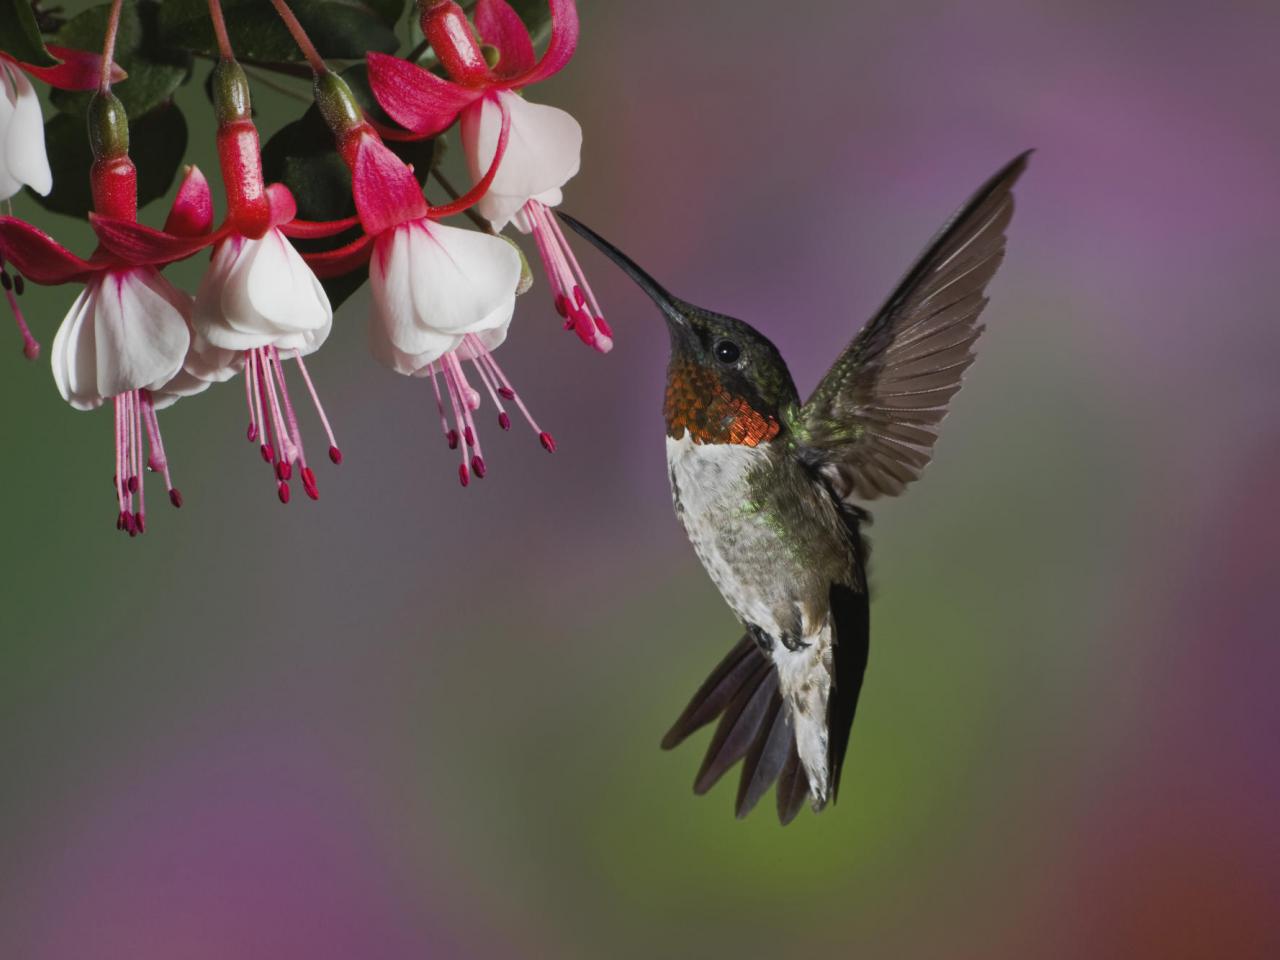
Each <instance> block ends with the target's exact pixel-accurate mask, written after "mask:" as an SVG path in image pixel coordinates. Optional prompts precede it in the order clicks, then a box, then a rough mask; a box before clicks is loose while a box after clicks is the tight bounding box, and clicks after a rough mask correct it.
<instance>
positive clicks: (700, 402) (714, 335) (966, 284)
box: [560, 151, 1030, 824]
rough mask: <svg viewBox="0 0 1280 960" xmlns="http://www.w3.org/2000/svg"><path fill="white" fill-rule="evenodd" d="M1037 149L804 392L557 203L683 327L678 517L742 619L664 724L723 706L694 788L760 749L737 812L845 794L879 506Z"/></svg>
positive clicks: (910, 468) (710, 714) (933, 407)
mask: <svg viewBox="0 0 1280 960" xmlns="http://www.w3.org/2000/svg"><path fill="white" fill-rule="evenodd" d="M1029 155H1030V151H1028V152H1027V153H1024V154H1022V155H1021V156H1019V157H1017V158H1016V159H1014V160H1013V161H1012V162H1011V163H1010V164H1009V165H1008V166H1006V167H1005V168H1004V169H1003V170H1001V171H1000V172H999V173H997V174H996V175H995V176H994V177H992V178H991V179H990V180H988V181H987V183H986V184H984V185H983V186H982V188H981V189H980V190H978V192H977V193H976V194H975V195H974V196H973V198H972V199H971V200H970V201H969V202H968V203H967V204H965V206H964V207H963V208H962V209H961V210H960V212H959V213H958V214H956V216H955V217H954V218H953V219H952V220H951V221H950V222H949V223H948V224H947V225H946V226H945V227H944V228H943V229H942V231H941V232H940V233H939V234H938V236H937V237H936V238H935V239H934V240H933V242H932V243H930V244H929V246H928V248H927V249H926V250H925V252H924V254H923V255H922V256H921V257H920V259H919V260H918V261H917V262H916V264H915V266H913V267H912V268H911V270H910V271H909V272H908V273H907V275H906V277H905V278H904V279H903V280H902V282H901V283H900V284H899V285H898V288H897V289H896V290H895V291H894V292H893V295H892V296H890V297H889V299H888V301H887V302H886V303H885V305H884V306H883V307H882V308H881V309H880V311H879V312H878V313H877V314H876V315H875V316H874V317H873V318H872V320H871V322H870V323H868V324H867V325H866V326H865V327H864V328H863V329H862V331H861V332H860V333H859V334H858V335H857V336H856V337H855V338H854V339H853V342H852V343H851V344H850V345H849V346H848V348H847V349H846V350H845V351H844V353H842V354H841V355H840V357H839V359H837V360H836V362H835V365H834V366H832V368H831V370H830V371H829V372H828V373H827V375H826V376H825V377H823V379H822V382H821V383H819V384H818V387H817V389H816V390H815V391H814V392H813V395H812V396H811V397H810V398H809V399H808V401H807V402H805V403H801V402H800V396H799V394H798V393H797V392H796V387H795V384H794V383H793V382H792V380H791V374H790V372H789V371H788V370H787V365H786V363H785V362H784V361H783V359H782V356H781V354H779V353H778V350H777V348H775V347H774V345H773V344H772V343H770V342H769V341H768V340H767V339H766V338H765V337H764V336H762V335H761V334H760V333H759V332H758V331H756V330H755V329H754V328H752V327H750V326H748V325H747V324H745V323H743V322H742V321H741V320H735V319H733V318H732V317H727V316H724V315H722V314H718V313H712V312H711V311H709V310H703V309H702V308H701V307H695V306H694V305H693V304H691V303H687V302H685V301H684V300H679V299H677V298H676V297H673V296H672V295H671V294H669V293H667V291H666V290H664V289H663V288H662V287H661V286H659V285H658V283H657V282H656V281H655V280H654V279H653V278H652V277H650V276H649V274H647V273H646V272H645V271H644V270H642V269H640V267H638V266H637V265H636V264H635V263H634V262H633V261H632V260H631V259H630V258H629V257H627V256H626V255H625V254H623V253H622V252H621V251H619V250H618V249H617V248H616V247H614V246H613V245H612V244H610V243H609V242H608V241H606V240H604V239H603V238H601V237H600V236H599V235H597V234H596V233H594V232H593V231H592V230H590V229H589V228H588V227H586V226H584V225H583V224H581V223H579V222H578V221H576V220H574V219H573V218H572V217H569V216H566V215H565V214H561V215H560V216H561V217H562V218H563V219H564V221H565V222H566V223H568V224H569V226H571V227H572V228H573V229H574V230H576V231H577V232H578V233H580V234H581V235H582V236H583V237H585V238H586V239H587V240H589V241H590V242H591V243H592V244H594V245H595V246H596V247H598V248H599V249H600V250H601V251H602V252H603V253H604V254H605V255H606V256H608V257H609V258H610V259H611V260H613V261H614V262H615V263H617V264H618V266H620V267H621V268H622V269H623V270H624V271H625V272H626V273H627V274H628V275H629V276H630V277H631V278H632V279H633V280H635V281H636V283H638V284H639V285H640V287H641V289H642V290H644V292H645V293H647V294H648V295H649V296H650V297H651V298H652V299H653V301H654V302H655V303H656V304H657V305H658V307H659V309H660V310H661V311H662V315H663V317H664V318H665V320H666V323H667V329H668V330H669V331H670V334H671V361H670V365H669V366H668V368H667V390H666V402H665V404H664V408H663V412H664V414H665V416H666V421H667V466H668V472H669V474H670V478H671V494H672V498H673V500H674V502H675V509H676V516H677V517H679V519H680V522H681V523H682V524H683V525H684V528H685V531H686V532H687V533H688V535H689V539H690V540H691V541H692V542H693V546H694V549H695V550H696V551H697V554H698V558H699V559H700V560H701V561H702V565H703V566H704V567H706V570H707V573H709V574H710V575H711V579H712V580H713V581H714V582H715V585H716V586H717V587H718V588H719V589H720V593H721V594H722V595H723V596H724V599H725V601H726V602H728V604H729V606H730V607H731V608H732V609H733V612H734V613H735V614H737V616H738V619H739V620H741V621H742V623H743V625H744V626H745V628H746V634H745V635H744V636H743V637H742V639H741V640H740V641H738V643H737V645H736V646H735V647H734V648H733V649H732V650H730V651H729V655H728V656H726V657H725V658H724V660H722V661H721V662H720V664H719V665H718V666H717V667H716V668H715V670H714V671H712V673H711V676H709V677H708V678H707V680H706V682H704V683H703V685H702V686H701V688H700V689H699V690H698V692H697V693H695V694H694V696H693V699H692V700H691V701H690V703H689V706H688V707H686V708H685V711H684V713H682V714H681V715H680V718H679V719H678V720H676V722H675V725H674V726H673V727H672V728H671V730H670V732H668V733H667V735H666V737H665V738H664V739H663V741H662V745H663V747H665V748H668V749H669V748H671V747H674V746H675V745H676V744H678V743H679V742H680V741H682V740H683V739H684V738H685V737H687V736H688V735H689V734H690V733H692V732H693V731H695V730H697V729H698V728H700V727H702V726H704V725H705V724H708V723H710V722H711V721H712V720H715V719H716V718H717V717H718V718H719V719H720V723H719V726H718V727H717V729H716V732H715V734H714V736H713V737H712V739H711V745H710V747H709V749H708V750H707V755H706V759H704V760H703V762H702V768H701V769H700V770H699V771H698V775H697V778H696V780H695V781H694V790H695V792H697V793H703V792H705V791H706V790H709V789H710V788H711V786H712V784H714V783H715V782H716V781H717V780H718V779H719V778H720V777H721V776H722V775H723V774H724V773H725V772H726V771H727V770H728V769H729V768H730V767H732V766H733V765H734V764H735V763H737V762H738V761H739V760H745V762H744V764H743V768H742V774H741V779H740V781H739V785H738V797H737V805H736V810H737V814H738V816H740V817H741V816H745V815H746V814H747V812H748V811H750V810H751V808H752V807H753V806H755V804H756V802H757V801H758V800H759V799H760V797H761V796H762V795H763V794H764V793H765V791H767V790H768V789H769V787H770V785H771V784H773V783H774V782H775V781H776V782H777V784H778V789H777V801H778V817H779V819H780V820H781V821H782V822H783V823H784V824H785V823H789V822H790V821H791V820H792V819H793V818H794V817H795V815H796V813H797V812H799V810H800V807H801V806H802V805H803V803H804V799H805V797H806V796H808V797H810V798H811V802H812V805H813V808H814V810H821V809H822V808H823V807H824V806H825V805H826V803H827V801H828V800H834V799H835V795H836V790H837V788H838V786H839V783H840V769H841V765H842V764H843V761H844V755H845V749H846V747H847V746H848V743H849V732H850V728H851V727H852V724H853V715H854V710H855V709H856V707H857V704H858V693H859V691H860V690H861V688H862V676H863V672H864V671H865V669H866V665H867V651H868V641H869V616H868V614H869V611H868V597H867V572H866V563H867V543H866V540H865V539H864V537H863V535H862V526H863V524H864V523H866V522H867V520H868V514H867V512H866V511H865V510H863V509H862V508H861V507H860V506H859V505H858V501H860V500H871V499H874V498H876V497H879V496H896V495H897V494H899V493H901V492H902V491H903V490H904V489H906V487H907V485H908V484H910V483H911V482H912V481H913V480H915V479H916V478H917V477H918V476H919V475H920V473H921V471H922V470H923V469H924V467H925V465H926V464H928V462H929V460H930V458H931V456H932V453H933V445H934V442H935V441H936V440H937V431H938V424H939V423H940V422H941V421H942V419H943V417H944V416H946V413H947V403H948V401H950V399H951V398H952V396H954V395H955V394H956V392H957V391H958V390H959V389H960V380H961V375H962V374H963V373H964V371H965V369H966V368H967V367H968V366H969V364H970V363H972V362H973V356H974V354H973V346H974V343H975V341H977V339H978V335H979V334H980V333H981V332H982V325H981V324H980V323H979V322H978V317H979V315H980V314H981V313H982V308H983V307H984V306H986V303H987V298H986V295H985V293H984V291H985V288H986V286H987V283H988V282H989V281H990V280H991V278H992V276H993V275H994V274H995V272H996V268H997V267H998V266H999V265H1000V261H1001V260H1002V259H1003V256H1004V246H1005V237H1004V232H1005V228H1006V227H1007V226H1008V224H1009V219H1010V217H1011V216H1012V215H1013V194H1012V189H1013V185H1014V183H1015V182H1016V181H1017V179H1018V177H1019V176H1020V175H1021V174H1022V172H1023V170H1024V169H1025V168H1026V165H1027V158H1028V156H1029Z"/></svg>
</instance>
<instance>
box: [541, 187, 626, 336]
mask: <svg viewBox="0 0 1280 960" xmlns="http://www.w3.org/2000/svg"><path fill="white" fill-rule="evenodd" d="M521 216H522V218H523V220H524V221H525V223H524V224H519V225H520V226H522V227H523V226H525V225H527V226H528V227H529V229H530V230H531V231H532V233H533V239H534V241H535V242H536V243H537V245H538V255H539V257H541V259H542V266H543V269H544V270H545V271H546V274H547V281H548V282H549V283H550V284H551V289H552V291H553V292H554V293H555V305H556V312H557V313H559V314H560V316H561V317H562V318H563V319H564V322H565V323H564V328H565V329H566V330H572V331H573V332H574V333H576V334H577V335H578V339H579V340H581V341H582V342H583V343H585V344H586V345H587V346H589V347H594V348H595V349H596V350H598V351H600V352H601V353H608V352H609V351H610V350H612V349H613V330H612V329H611V328H610V326H609V324H608V323H607V322H606V321H605V319H604V311H602V310H601V309H600V303H599V301H598V300H596V295H595V293H594V292H593V291H592V289H591V284H590V283H588V282H587V276H586V273H585V272H584V271H583V269H582V265H581V264H579V263H578V258H577V257H575V256H574V254H573V248H572V247H570V246H569V242H568V241H567V240H566V239H565V236H564V232H563V231H562V230H561V229H560V224H559V223H557V222H556V218H555V216H554V215H552V213H551V210H550V208H548V207H547V205H546V204H544V203H541V202H539V201H537V200H529V201H528V202H526V203H525V205H524V207H523V209H522V210H521Z"/></svg>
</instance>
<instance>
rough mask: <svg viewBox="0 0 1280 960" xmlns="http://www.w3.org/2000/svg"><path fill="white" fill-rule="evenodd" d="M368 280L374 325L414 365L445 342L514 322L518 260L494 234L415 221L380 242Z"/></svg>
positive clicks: (398, 228)
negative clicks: (409, 358)
mask: <svg viewBox="0 0 1280 960" xmlns="http://www.w3.org/2000/svg"><path fill="white" fill-rule="evenodd" d="M369 279H370V286H371V288H372V291H373V313H372V321H373V323H374V324H375V325H376V326H378V327H379V328H380V329H381V332H382V334H383V335H385V337H386V339H387V340H388V341H390V345H391V346H392V347H393V348H394V349H395V350H397V351H399V352H400V353H403V354H408V355H410V356H415V357H416V356H421V355H423V354H426V353H435V352H436V351H437V350H438V349H439V344H440V343H441V342H442V339H441V338H442V336H443V337H448V338H456V337H458V336H460V335H462V334H465V333H474V332H477V331H480V330H486V329H491V328H493V327H497V326H500V325H502V324H504V323H506V322H508V321H509V320H510V318H511V314H512V312H513V311H514V310H515V290H516V285H517V284H518V283H519V281H520V256H519V254H518V253H517V252H516V251H515V249H514V248H513V247H512V246H511V244H509V243H507V242H506V241H505V240H501V239H499V238H498V237H493V236H490V235H489V234H485V233H479V232H477V231H475V230H463V229H461V228H458V227H447V226H442V225H440V224H434V223H432V224H428V223H427V222H426V221H414V222H411V223H405V224H401V225H400V226H399V227H396V228H395V229H394V230H393V231H390V232H389V233H387V234H384V235H383V236H382V237H380V238H379V239H378V244H377V248H376V249H375V250H374V255H373V259H372V261H371V262H370V265H369Z"/></svg>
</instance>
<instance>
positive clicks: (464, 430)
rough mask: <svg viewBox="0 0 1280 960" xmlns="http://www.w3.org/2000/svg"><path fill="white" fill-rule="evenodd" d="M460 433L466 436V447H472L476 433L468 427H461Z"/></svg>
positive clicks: (474, 443)
mask: <svg viewBox="0 0 1280 960" xmlns="http://www.w3.org/2000/svg"><path fill="white" fill-rule="evenodd" d="M462 435H463V437H465V438H466V441H467V446H468V447H474V446H475V445H476V434H475V431H474V430H472V429H471V428H470V427H463V428H462Z"/></svg>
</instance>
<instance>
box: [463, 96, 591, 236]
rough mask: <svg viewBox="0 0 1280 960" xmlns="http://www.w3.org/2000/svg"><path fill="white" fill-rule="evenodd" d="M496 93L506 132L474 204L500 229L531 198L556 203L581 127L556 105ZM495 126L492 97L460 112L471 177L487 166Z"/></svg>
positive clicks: (573, 164) (577, 154)
mask: <svg viewBox="0 0 1280 960" xmlns="http://www.w3.org/2000/svg"><path fill="white" fill-rule="evenodd" d="M498 97H500V98H501V100H502V104H503V106H505V107H506V109H507V111H508V112H509V113H510V114H511V132H510V135H509V138H508V141H507V152H506V153H505V154H504V155H503V157H502V162H501V164H499V166H498V172H497V174H496V175H495V176H494V178H493V184H492V185H491V186H490V188H489V191H488V192H487V193H486V194H485V196H484V198H483V199H482V200H481V201H480V202H479V203H478V204H477V205H476V209H477V210H478V211H479V212H480V214H481V216H483V217H485V218H486V219H487V220H489V221H490V222H491V223H492V224H493V226H494V228H495V229H497V230H501V229H502V228H503V227H504V226H506V225H507V223H508V222H509V221H510V220H511V218H512V217H513V216H515V214H516V213H517V211H519V210H520V208H521V207H523V206H524V205H525V203H526V202H528V201H529V200H531V199H537V200H542V201H543V202H544V203H546V204H547V206H555V205H556V204H557V203H559V202H560V197H559V196H558V194H557V193H556V191H558V190H559V188H560V187H562V186H564V185H565V184H566V183H567V182H568V181H569V180H570V179H571V178H572V177H573V176H574V175H575V174H576V173H577V172H578V167H579V165H580V163H581V158H582V127H581V126H580V125H579V124H578V121H577V120H575V119H574V118H573V117H572V116H570V115H569V114H568V113H566V112H565V111H563V110H560V109H559V108H557V107H549V106H547V105H546V104H541V103H530V102H529V101H528V100H526V99H524V97H521V96H519V95H517V94H514V93H511V92H510V91H502V92H501V93H499V94H498ZM501 130H502V114H501V112H500V110H499V108H498V104H497V103H496V102H495V101H494V100H493V99H492V98H489V97H485V98H483V99H482V100H479V101H477V102H476V103H475V104H472V105H471V106H470V107H468V108H467V109H466V110H464V111H463V113H462V149H463V152H464V153H465V154H466V158H467V167H468V169H469V170H470V172H471V176H472V179H473V180H479V179H480V178H481V177H483V176H484V174H485V173H486V172H487V171H488V169H489V164H490V163H492V161H493V156H494V153H495V151H496V150H497V148H498V136H499V134H500V132H501ZM544 198H548V199H544ZM551 201H554V202H551Z"/></svg>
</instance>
